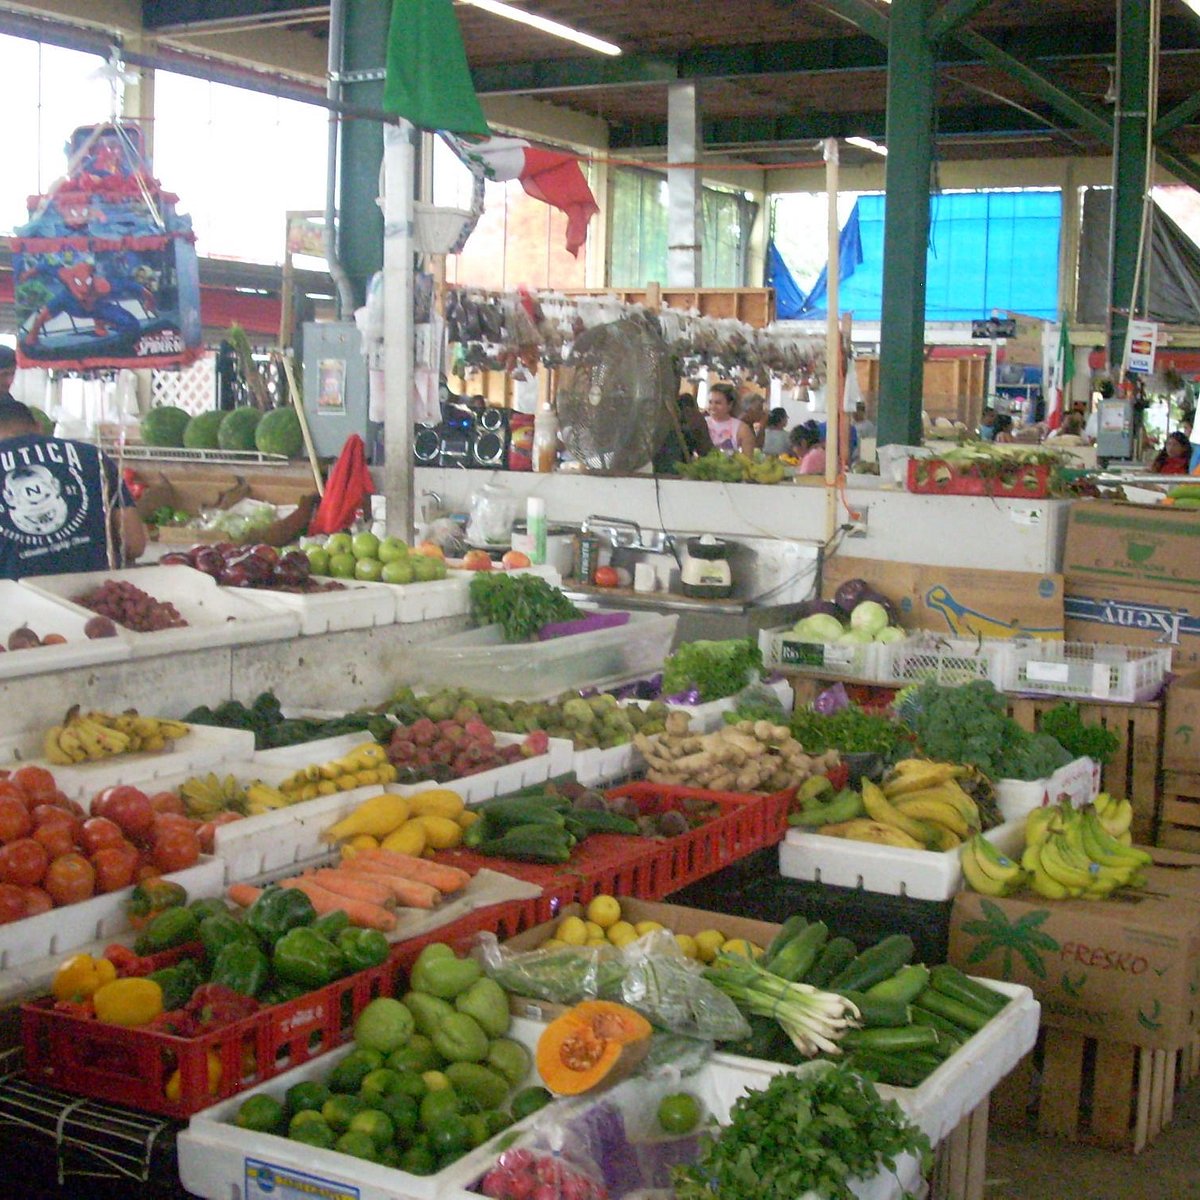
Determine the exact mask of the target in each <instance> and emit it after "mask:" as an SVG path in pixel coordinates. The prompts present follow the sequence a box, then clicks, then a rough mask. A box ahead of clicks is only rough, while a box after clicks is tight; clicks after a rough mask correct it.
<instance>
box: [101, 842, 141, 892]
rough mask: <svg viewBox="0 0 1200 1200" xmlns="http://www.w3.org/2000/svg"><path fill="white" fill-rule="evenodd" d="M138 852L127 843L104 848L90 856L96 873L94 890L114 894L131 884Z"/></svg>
mask: <svg viewBox="0 0 1200 1200" xmlns="http://www.w3.org/2000/svg"><path fill="white" fill-rule="evenodd" d="M137 861H138V852H137V850H136V849H135V848H134V847H133V846H131V845H130V844H129V843H128V842H125V843H124V845H122V846H105V847H104V848H103V849H100V850H97V851H96V853H95V854H93V855H92V866H93V868H94V869H95V871H96V890H97V891H98V892H116V891H119V890H120V889H121V888H123V887H128V886H129V885H130V884H131V883H132V882H133V872H134V869H135V868H136V866H137Z"/></svg>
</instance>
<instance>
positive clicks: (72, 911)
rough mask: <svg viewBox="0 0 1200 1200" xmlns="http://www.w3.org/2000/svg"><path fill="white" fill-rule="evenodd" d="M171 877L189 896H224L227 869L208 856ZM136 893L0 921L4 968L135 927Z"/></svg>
mask: <svg viewBox="0 0 1200 1200" xmlns="http://www.w3.org/2000/svg"><path fill="white" fill-rule="evenodd" d="M166 878H168V879H171V880H174V881H175V882H176V883H179V884H181V885H182V886H183V887H185V888H186V889H187V892H188V896H189V897H191V898H193V899H199V898H200V897H203V896H217V895H220V893H221V889H222V886H223V884H224V882H225V870H224V867H223V865H222V864H221V863H220V862H219V861H218V860H217V859H215V858H209V857H207V856H204V857H202V858H201V859H200V861H199V862H198V863H196V865H195V866H194V867H188V868H186V869H185V870H183V871H176V872H174V873H173V874H171V875H169V876H167V877H166ZM132 892H133V888H132V887H127V888H122V889H121V890H120V891H117V892H106V893H105V894H104V895H102V896H93V897H92V898H91V899H90V900H81V901H80V902H79V903H78V904H66V905H64V906H63V907H62V908H52V909H51V910H50V911H49V912H44V913H40V914H39V915H38V916H36V917H26V918H25V919H24V920H21V921H12V922H10V923H9V924H7V925H0V970H4V971H8V970H11V969H12V968H14V967H19V966H21V965H22V964H23V963H28V962H33V961H35V960H36V959H40V958H46V957H47V956H48V955H51V954H66V953H68V952H69V951H71V950H78V949H79V948H80V947H81V946H87V945H89V944H90V943H92V942H96V941H103V940H106V939H111V938H112V937H113V936H114V935H116V934H118V933H124V932H125V931H127V930H128V929H129V918H128V917H127V916H126V914H125V903H126V901H127V900H128V899H129V897H130V895H131V893H132Z"/></svg>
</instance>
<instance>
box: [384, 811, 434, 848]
mask: <svg viewBox="0 0 1200 1200" xmlns="http://www.w3.org/2000/svg"><path fill="white" fill-rule="evenodd" d="M426 838H427V835H426V833H425V826H424V824H422V822H421V821H420V819H419V818H417V817H411V818H410V819H409V820H407V821H405V822H404V824H403V825H401V826H400V828H399V829H397V830H396V831H395V832H393V833H389V834H388V835H387V837H385V838H384V839H383V841H382V842H380V846H382V848H383V849H384V850H390V851H392V853H393V854H411V855H412V856H413V857H414V858H417V857H420V855H422V854H424V853H425V842H426Z"/></svg>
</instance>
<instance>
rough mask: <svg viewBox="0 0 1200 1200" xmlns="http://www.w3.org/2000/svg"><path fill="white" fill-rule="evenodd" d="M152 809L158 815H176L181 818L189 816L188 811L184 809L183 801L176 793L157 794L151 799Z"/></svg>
mask: <svg viewBox="0 0 1200 1200" xmlns="http://www.w3.org/2000/svg"><path fill="white" fill-rule="evenodd" d="M150 807H151V808H152V809H154V811H155V812H156V813H176V814H177V815H179V816H181V817H186V816H187V810H186V809H185V808H184V807H183V799H182V798H181V797H180V796H177V795H176V794H175V793H174V792H155V793H154V795H153V796H151V797H150Z"/></svg>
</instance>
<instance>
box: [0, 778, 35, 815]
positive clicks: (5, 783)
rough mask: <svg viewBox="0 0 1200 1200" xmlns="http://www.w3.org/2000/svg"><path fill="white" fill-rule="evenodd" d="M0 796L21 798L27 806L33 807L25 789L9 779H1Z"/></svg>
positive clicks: (14, 798) (11, 798) (12, 798)
mask: <svg viewBox="0 0 1200 1200" xmlns="http://www.w3.org/2000/svg"><path fill="white" fill-rule="evenodd" d="M0 797H2V798H3V799H6V800H19V801H20V802H21V803H22V804H23V805H25V807H26V808H30V807H32V806H31V804H30V801H29V797H28V796H27V795H25V793H24V791H23V790H22V789H21V788H19V787H17V785H16V784H15V783H11V782H10V781H9V780H8V779H0Z"/></svg>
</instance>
